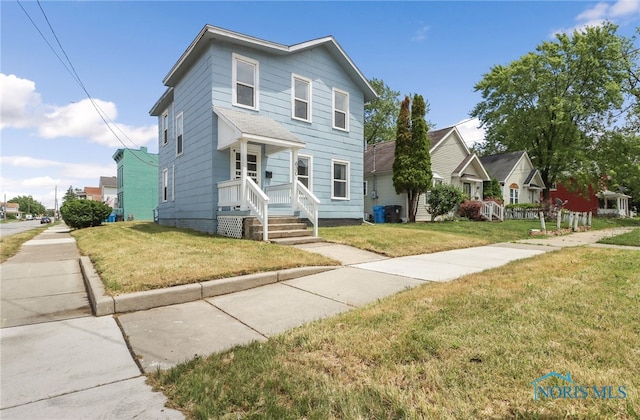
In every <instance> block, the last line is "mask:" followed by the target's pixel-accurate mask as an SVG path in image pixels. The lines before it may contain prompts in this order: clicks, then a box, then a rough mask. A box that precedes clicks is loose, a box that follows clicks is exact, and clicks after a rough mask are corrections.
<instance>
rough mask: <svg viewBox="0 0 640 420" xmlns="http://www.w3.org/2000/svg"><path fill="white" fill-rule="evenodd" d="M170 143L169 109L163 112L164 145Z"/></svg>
mask: <svg viewBox="0 0 640 420" xmlns="http://www.w3.org/2000/svg"><path fill="white" fill-rule="evenodd" d="M167 143H169V111H164V112H163V113H162V145H163V146H165V145H166V144H167Z"/></svg>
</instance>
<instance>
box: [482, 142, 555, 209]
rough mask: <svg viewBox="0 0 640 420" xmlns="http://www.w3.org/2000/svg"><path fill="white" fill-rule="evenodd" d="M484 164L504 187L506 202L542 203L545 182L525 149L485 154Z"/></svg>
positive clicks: (503, 196) (490, 174)
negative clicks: (541, 195) (541, 196)
mask: <svg viewBox="0 0 640 420" xmlns="http://www.w3.org/2000/svg"><path fill="white" fill-rule="evenodd" d="M480 161H481V162H482V165H484V167H485V169H486V170H487V172H488V173H489V176H490V177H491V178H495V179H497V180H498V182H499V183H500V187H501V188H502V198H503V199H504V203H505V204H518V203H540V200H541V198H540V194H541V193H542V190H544V189H545V188H546V187H545V184H544V182H543V181H542V176H541V175H540V171H539V170H538V169H536V168H535V167H534V166H533V163H532V162H531V159H530V158H529V154H528V153H527V152H525V151H519V152H509V153H501V154H498V155H491V156H483V157H481V158H480Z"/></svg>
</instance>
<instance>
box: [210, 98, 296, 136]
mask: <svg viewBox="0 0 640 420" xmlns="http://www.w3.org/2000/svg"><path fill="white" fill-rule="evenodd" d="M214 110H215V112H216V114H218V115H220V116H222V117H223V118H225V119H226V120H227V121H228V122H229V123H231V124H233V126H234V127H235V128H237V129H238V130H239V131H240V132H241V133H242V134H243V135H253V136H260V137H268V138H272V139H277V140H286V141H289V142H293V143H299V144H300V146H304V145H305V143H304V142H303V141H302V140H300V139H299V138H297V137H296V136H295V135H294V134H293V133H292V132H291V131H289V130H287V129H286V128H284V126H282V124H280V123H278V122H276V121H274V120H272V119H271V118H267V117H264V116H262V115H255V114H249V113H248V112H242V111H236V110H233V109H228V108H221V107H217V106H216V107H214Z"/></svg>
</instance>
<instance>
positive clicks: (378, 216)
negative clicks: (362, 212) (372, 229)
mask: <svg viewBox="0 0 640 420" xmlns="http://www.w3.org/2000/svg"><path fill="white" fill-rule="evenodd" d="M373 222H374V223H384V206H373Z"/></svg>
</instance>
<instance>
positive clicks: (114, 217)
mask: <svg viewBox="0 0 640 420" xmlns="http://www.w3.org/2000/svg"><path fill="white" fill-rule="evenodd" d="M115 221H116V214H115V213H111V214H110V215H109V218H108V219H107V222H108V223H113V222H115Z"/></svg>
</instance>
